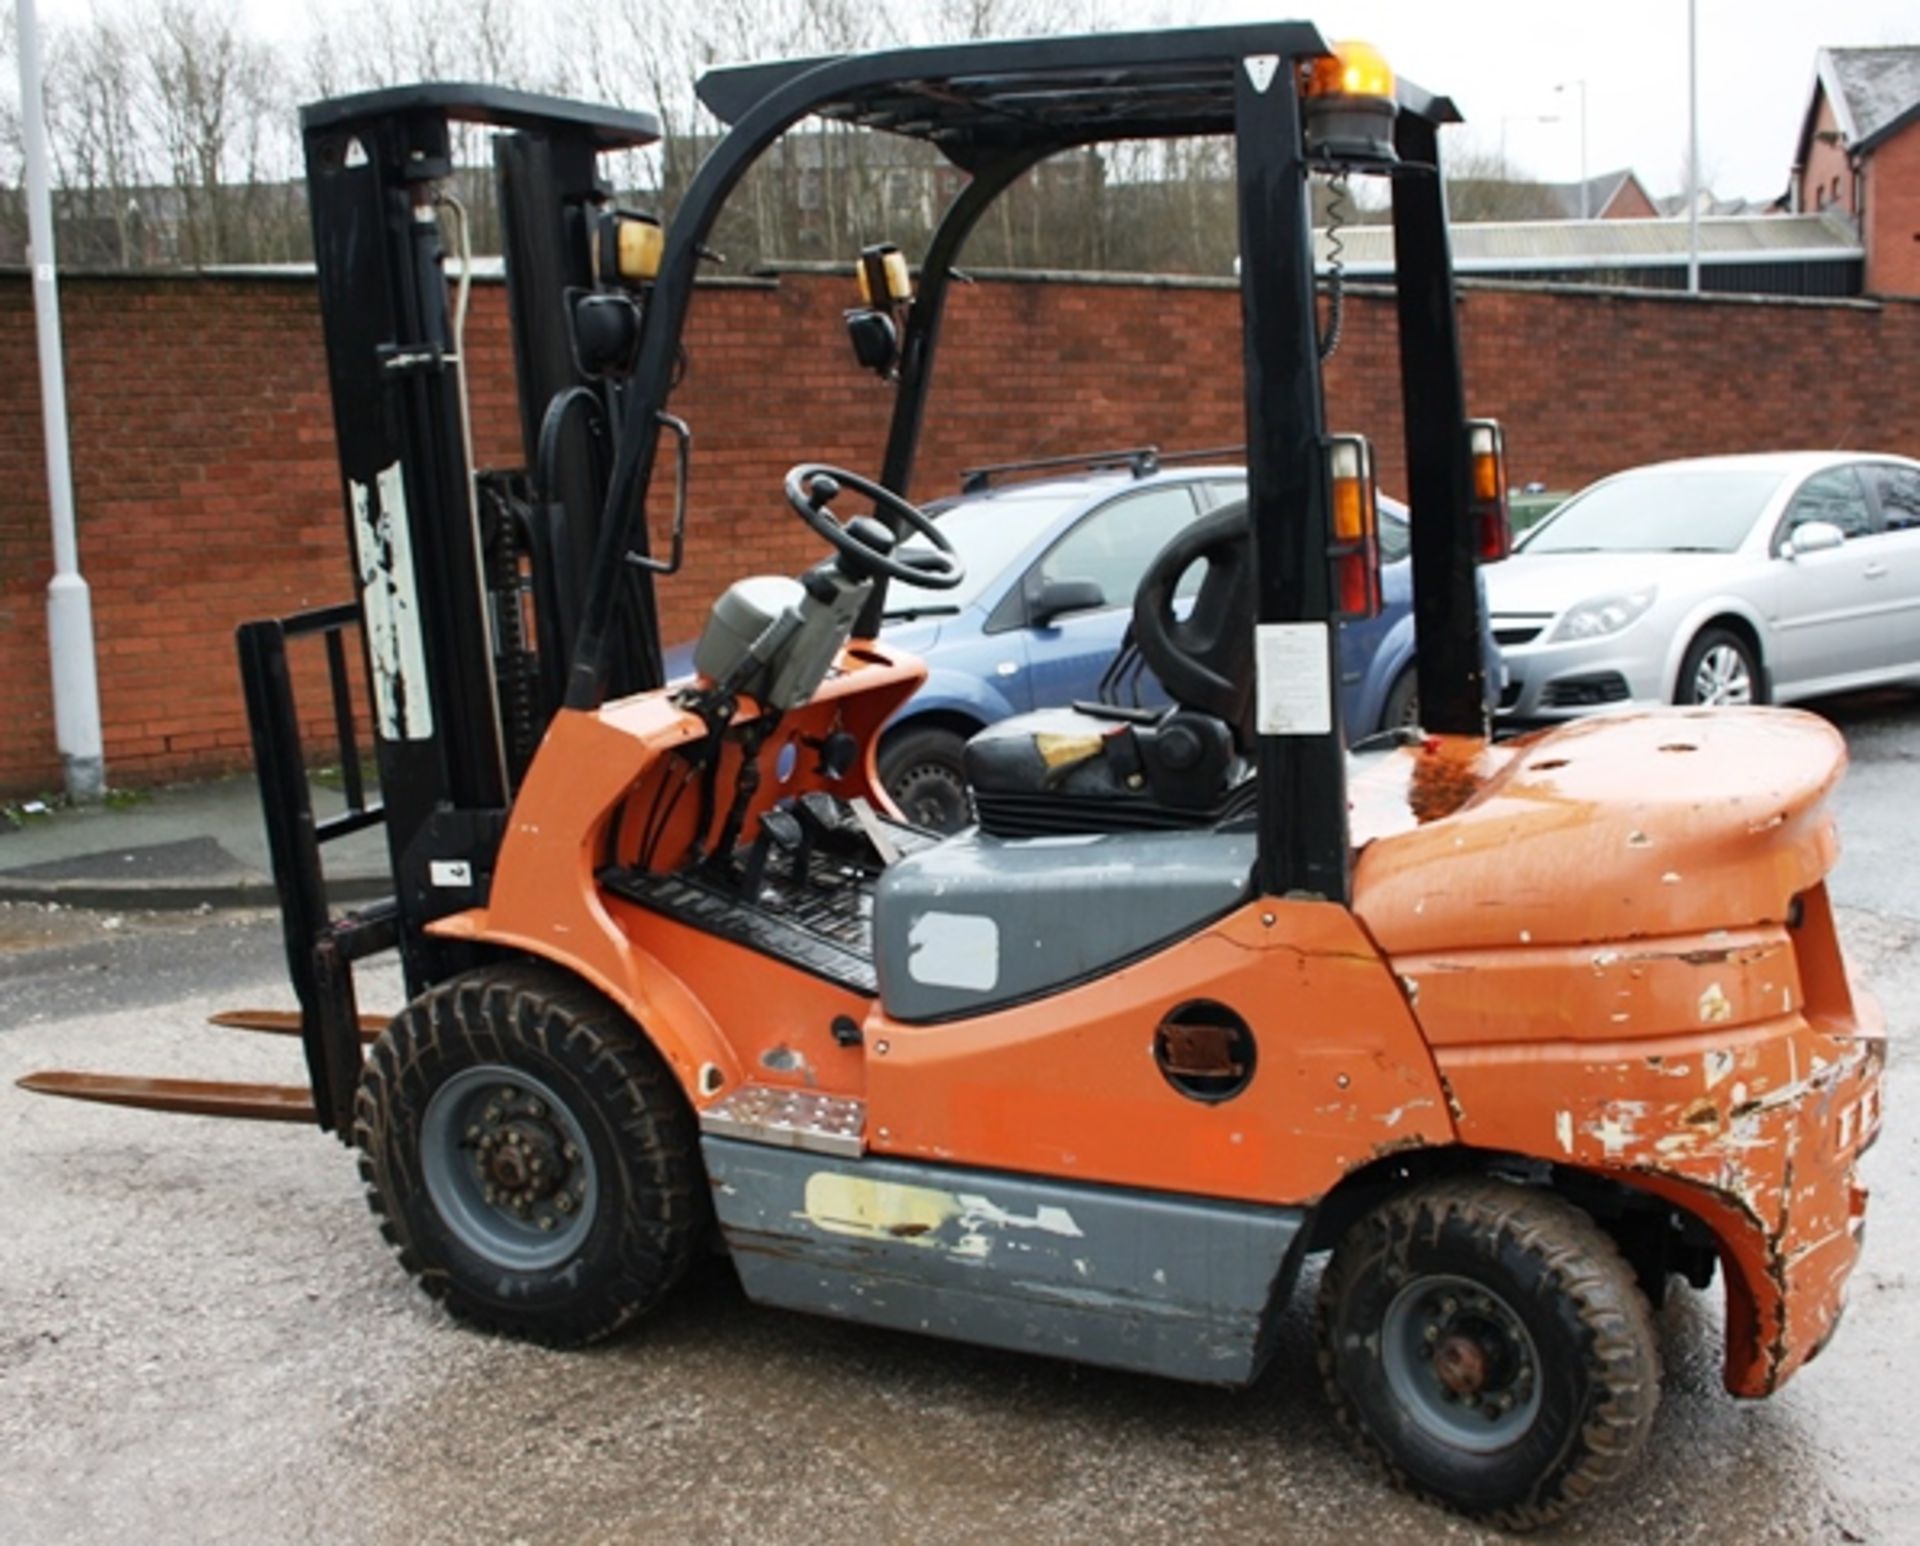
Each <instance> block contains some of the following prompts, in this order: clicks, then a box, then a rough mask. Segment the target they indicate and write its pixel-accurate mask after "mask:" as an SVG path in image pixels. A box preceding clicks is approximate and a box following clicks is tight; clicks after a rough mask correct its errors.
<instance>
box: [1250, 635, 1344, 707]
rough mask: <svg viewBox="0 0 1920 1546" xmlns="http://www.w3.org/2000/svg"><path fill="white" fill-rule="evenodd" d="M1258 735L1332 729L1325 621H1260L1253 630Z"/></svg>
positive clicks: (1330, 663) (1329, 656) (1330, 662)
mask: <svg viewBox="0 0 1920 1546" xmlns="http://www.w3.org/2000/svg"><path fill="white" fill-rule="evenodd" d="M1253 658H1254V679H1255V686H1256V694H1257V695H1256V704H1255V708H1256V712H1255V718H1254V728H1255V729H1257V730H1258V731H1259V733H1260V734H1261V735H1330V734H1332V733H1333V656H1332V653H1331V651H1330V650H1329V649H1328V648H1327V625H1326V624H1325V623H1261V624H1260V625H1259V626H1258V627H1256V628H1255V629H1254V630H1253Z"/></svg>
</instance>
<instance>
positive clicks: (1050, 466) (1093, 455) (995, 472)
mask: <svg viewBox="0 0 1920 1546" xmlns="http://www.w3.org/2000/svg"><path fill="white" fill-rule="evenodd" d="M1059 467H1084V468H1086V469H1087V470H1088V471H1089V472H1102V471H1105V470H1107V469H1109V468H1114V467H1124V468H1126V469H1127V470H1128V471H1129V472H1131V473H1132V474H1133V475H1134V476H1135V477H1136V478H1146V477H1151V476H1152V475H1153V474H1154V473H1156V472H1158V471H1159V470H1160V448H1159V447H1158V446H1129V447H1126V448H1125V449H1122V450H1119V451H1089V452H1083V453H1079V454H1076V455H1073V456H1036V457H1031V458H1029V459H1028V460H1026V461H1023V462H988V463H986V464H985V465H983V466H980V467H963V468H962V469H961V470H960V492H961V493H963V494H984V493H985V492H986V491H987V490H988V489H989V488H990V487H992V485H993V480H994V479H995V478H999V477H1004V476H1005V475H1006V474H1007V473H1010V472H1051V471H1053V470H1054V469H1055V468H1059Z"/></svg>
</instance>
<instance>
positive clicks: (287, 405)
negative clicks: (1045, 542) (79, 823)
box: [0, 275, 1920, 793]
mask: <svg viewBox="0 0 1920 1546" xmlns="http://www.w3.org/2000/svg"><path fill="white" fill-rule="evenodd" d="M849 288H850V286H849V284H848V282H847V281H846V280H845V279H832V278H823V277H818V276H800V275H789V276H787V277H785V278H784V279H783V280H782V281H781V283H780V284H779V285H778V286H774V287H767V286H730V287H716V288H713V289H709V290H706V291H704V292H703V293H702V294H701V296H700V297H699V299H698V300H697V302H696V304H695V307H694V316H693V325H692V328H691V332H690V336H689V349H690V353H691V358H692V369H691V373H690V375H689V376H688V378H687V381H686V384H685V385H684V387H683V388H682V390H681V392H680V393H679V394H678V395H677V396H676V398H675V408H676V411H678V412H680V413H682V414H683V415H684V416H685V417H686V418H687V419H688V420H689V421H690V422H691V423H692V425H693V427H694V431H695V435H696V442H695V443H696V454H695V458H694V473H693V489H692V511H693V518H692V522H691V533H690V539H689V553H688V563H687V568H686V570H685V572H684V573H683V574H682V575H681V576H680V577H679V578H677V579H676V580H674V581H672V582H670V583H669V584H668V585H666V587H665V588H664V590H663V593H662V595H663V605H664V611H665V619H666V632H667V634H668V637H669V638H670V639H679V638H686V637H690V636H691V635H692V634H693V632H694V631H695V630H696V629H697V628H698V626H699V621H700V618H701V617H702V615H703V614H704V610H705V608H706V605H707V604H708V602H709V601H710V599H711V598H712V596H713V594H714V593H715V592H716V591H717V590H719V589H720V588H721V587H722V586H723V585H725V584H726V583H727V582H728V581H729V580H731V579H733V578H735V577H737V576H738V575H740V574H742V573H747V572H753V571H766V570H773V571H789V570H793V569H797V568H799V567H800V566H802V565H803V564H805V563H807V562H809V561H811V560H812V559H813V558H814V557H815V556H816V553H817V545H816V543H815V542H814V540H813V539H812V538H811V537H809V536H808V535H807V533H806V532H805V531H804V529H803V528H802V527H801V526H800V524H799V522H798V521H797V520H795V519H794V518H793V516H792V515H791V514H790V513H789V512H788V510H787V508H786V505H785V502H784V500H783V499H782V497H781V494H780V478H781V475H782V474H783V473H784V471H785V470H786V468H787V466H788V465H789V464H790V463H792V462H795V461H799V460H802V459H806V460H818V461H827V462H839V463H842V464H844V465H846V466H849V467H852V468H855V469H857V470H866V471H873V470H876V469H877V465H878V462H879V458H880V451H881V444H882V439H883V436H884V433H885V422H886V409H887V406H888V399H889V392H890V389H888V388H887V387H885V386H883V385H882V384H881V383H879V382H878V381H876V380H875V379H874V378H873V377H871V376H869V375H866V374H864V373H862V372H860V371H859V370H857V369H856V368H855V367H854V366H853V364H852V361H851V356H850V353H849V351H848V350H847V347H846V344H845V342H844V339H843V337H842V335H841V332H840V325H839V313H840V309H841V307H842V306H843V305H845V304H846V303H847V299H848V296H847V291H848V289H849ZM62 294H63V300H64V311H65V326H66V341H67V379H68V393H69V402H70V412H71V418H72V431H73V443H74V458H73V459H74V468H75V484H76V487H75V495H76V501H77V505H78V509H79V519H80V547H81V556H82V562H83V566H84V568H85V571H86V574H87V578H88V580H89V582H90V583H91V585H92V588H93V598H94V618H95V629H96V634H97V637H98V640H99V651H100V678H101V699H102V714H103V718H104V721H105V725H106V760H107V768H108V776H109V778H110V779H111V780H112V781H113V782H114V783H116V784H121V785H132V784H139V783H143V782H153V781H157V780H165V779H171V778H181V777H189V776H193V775H197V774H203V773H208V772H213V771H216V770H221V769H227V768H232V767H237V766H242V765H244V764H245V762H246V758H247V752H246V727H245V718H244V714H243V711H242V707H241V702H240V695H239V690H238V686H237V679H236V674H235V668H234V655H233V642H232V638H233V628H234V625H235V624H237V623H239V622H241V621H242V620H244V619H247V618H250V617H259V616H266V615H271V614H277V613H283V612H289V611H293V610H295V609H298V608H300V607H305V606H314V605H319V604H322V603H325V602H330V601H336V600H341V599H345V598H346V597H347V596H348V595H349V594H350V590H349V581H348V569H347V560H346V548H345V523H344V518H343V516H342V514H341V508H340V496H339V486H338V481H337V479H338V474H337V471H336V468H335V464H334V459H333V452H332V443H331V441H332V435H331V416H330V411H329V407H328V403H327V399H326V389H325V376H324V368H323V359H322V349H321V343H320V334H319V327H318V321H317V315H316V310H315V304H314V299H313V293H312V288H311V286H310V284H308V283H305V282H289V281H284V280H253V281H235V280H200V279H182V278H165V279H105V278H94V279H70V280H68V281H67V282H66V284H65V285H64V286H63V291H62ZM502 299H503V296H502V291H501V290H500V289H499V287H497V286H483V287H481V288H479V289H478V290H477V291H476V296H475V316H474V321H473V324H472V330H473V331H472V337H471V340H470V349H469V353H470V355H471V358H472V361H473V370H474V377H475V379H474V392H475V420H476V425H475V428H476V439H477V442H478V445H479V448H480V457H481V459H482V461H483V462H491V463H503V462H513V461H517V460H518V455H519V447H518V429H517V421H516V419H515V418H514V415H513V406H512V401H511V392H512V371H511V362H510V358H509V344H508V340H507V336H506V330H505V321H504V308H503V305H502ZM1237 324H1238V298H1237V296H1236V295H1235V293H1234V292H1233V291H1232V290H1231V288H1228V287H1221V286H1164V285H1155V284H1148V283H1098V284H1095V283H1076V284H1069V283H1053V282H1038V281H1016V280H994V279H983V280H982V282H981V283H979V284H977V285H975V286H972V287H961V288H959V289H958V290H957V291H956V293H955V295H954V299H953V310H952V314H951V317H950V319H949V326H948V327H947V329H946V350H945V353H944V355H943V359H942V368H941V372H940V376H939V379H938V380H937V382H936V385H935V389H934V393H933V397H932V402H931V405H930V411H929V420H928V433H927V436H926V441H925V445H924V449H923V452H922V456H921V476H920V478H919V480H918V482H917V484H916V488H915V493H916V494H917V495H919V496H921V497H925V496H927V495H930V494H932V493H934V492H937V491H941V490H944V489H948V488H951V487H952V486H953V478H954V474H955V473H956V471H957V470H958V469H959V468H960V467H961V466H963V465H966V464H967V463H969V462H973V461H979V460H995V459H1004V458H1006V457H1010V456H1023V455H1035V456H1042V455H1047V454H1049V453H1054V452H1069V451H1074V450H1086V449H1089V448H1096V447H1106V446H1118V445H1126V444H1135V443H1141V442H1147V441H1152V442H1156V443H1158V444H1160V445H1162V446H1166V447H1169V448H1177V447H1194V446H1208V445H1218V444H1223V443H1228V442H1232V441H1237V440H1239V439H1240V438H1241V434H1242V432H1241V425H1240V402H1239V395H1238V394H1239V359H1240V334H1239V330H1238V325H1237ZM1462 329H1463V335H1464V337H1465V339H1466V341H1467V375H1468V385H1469V399H1470V403H1471V406H1472V410H1473V411H1474V412H1475V413H1476V414H1484V415H1492V416H1495V417H1498V418H1501V419H1502V420H1504V421H1505V422H1506V423H1507V425H1508V431H1509V439H1508V443H1509V447H1510V456H1511V459H1512V472H1513V476H1514V479H1515V481H1516V482H1524V481H1528V480H1533V479H1537V480H1539V481H1541V482H1544V483H1546V484H1549V485H1551V486H1553V487H1569V486H1574V485H1577V484H1580V483H1583V482H1585V481H1587V480H1589V479H1592V478H1594V477H1597V476H1599V475H1601V474H1603V473H1606V472H1610V471H1612V470H1614V469H1616V468H1620V467H1624V466H1630V465H1632V464H1634V463H1636V462H1642V461H1649V460H1653V459H1656V458H1659V457H1663V456H1684V455H1692V454H1698V453H1704V452H1711V451H1737V450H1752V449H1761V448H1765V447H1780V446H1806V445H1816V446H1826V445H1852V446H1875V447H1878V448H1881V449H1886V450H1893V451H1900V452H1905V453H1908V454H1915V453H1920V414H1916V412H1915V404H1916V402H1920V305H1907V304H1902V303H1891V304H1889V305H1887V306H1885V307H1874V306H1865V305H1859V304H1844V303H1841V304H1800V303H1752V302H1745V301H1739V300H1725V299H1707V300H1698V301H1690V300H1687V299H1685V298H1678V297H1670V296H1660V295H1649V294H1645V293H1642V294H1633V295H1629V294H1606V295H1594V294H1577V293H1571V292H1564V291H1558V292H1557V291H1553V290H1549V289H1543V288H1532V289H1523V288H1507V289H1494V288H1477V287H1476V288H1471V289H1469V290H1468V291H1467V293H1466V296H1465V299H1464V301H1463V304H1462ZM37 382H38V377H37V374H36V371H35V368H34V359H33V313H32V305H31V300H30V296H29V292H28V287H27V284H26V281H25V279H24V278H23V277H20V276H18V275H9V276H3V277H0V405H3V407H4V411H0V486H4V488H5V489H6V490H7V491H8V493H9V494H10V496H11V497H10V498H9V499H8V500H7V502H6V504H5V505H4V506H0V715H3V716H4V723H5V724H6V726H7V728H8V734H7V735H6V737H5V738H4V740H0V793H22V792H30V791H34V790H39V789H47V788H52V787H55V786H56V785H57V782H58V777H59V761H58V757H57V755H56V752H55V746H54V738H53V728H52V705H51V698H50V689H49V685H48V672H47V664H46V627H45V621H44V619H45V587H46V582H47V579H48V576H49V574H50V572H51V559H50V555H49V550H48V537H47V511H46V503H45V489H44V482H43V478H42V472H41V431H40V423H39V415H38V394H37ZM1328 384H1329V393H1330V400H1331V413H1330V416H1331V418H1332V420H1333V422H1334V424H1335V426H1336V427H1339V428H1357V429H1364V430H1365V431H1367V432H1368V433H1369V434H1371V435H1372V436H1373V437H1374V439H1375V442H1376V444H1377V446H1378V447H1379V450H1380V452H1381V471H1382V480H1383V482H1384V483H1385V485H1386V486H1387V487H1389V488H1397V487H1400V486H1401V485H1402V484H1403V482H1404V479H1403V477H1402V471H1401V469H1402V459H1401V451H1400V445H1399V439H1400V418H1399V407H1398V396H1399V383H1398V367H1397V362H1396V357H1395V354H1394V344H1393V321H1392V310H1391V305H1390V303H1389V302H1387V301H1386V300H1384V299H1383V298H1381V297H1379V296H1373V295H1356V296H1354V297H1353V298H1352V299H1351V300H1350V302H1349V317H1348V325H1347V332H1346V340H1345V342H1344V343H1343V345H1342V347H1341V350H1340V352H1339V354H1338V355H1337V356H1336V358H1335V359H1334V361H1333V362H1332V364H1331V366H1330V368H1329V373H1328ZM666 503H667V499H666V498H665V496H664V495H663V496H662V497H661V498H659V499H657V500H656V501H655V504H656V507H660V508H663V507H664V506H665V505H666Z"/></svg>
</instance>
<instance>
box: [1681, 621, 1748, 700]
mask: <svg viewBox="0 0 1920 1546" xmlns="http://www.w3.org/2000/svg"><path fill="white" fill-rule="evenodd" d="M1673 701H1674V702H1675V703H1686V704H1698V705H1700V706H1701V707H1704V708H1721V707H1737V706H1742V705H1745V704H1750V703H1765V702H1766V701H1767V695H1766V688H1765V684H1764V680H1763V678H1762V677H1761V674H1760V656H1759V652H1758V651H1756V650H1755V649H1754V647H1753V645H1752V644H1751V643H1749V642H1748V641H1747V640H1746V639H1744V638H1742V637H1741V636H1740V635H1739V634H1737V633H1735V632H1733V631H1732V630H1731V629H1729V628H1707V629H1703V630H1702V631H1701V633H1700V635H1699V636H1698V637H1697V638H1696V639H1695V640H1694V641H1693V643H1692V644H1690V645H1688V646H1687V653H1686V657H1685V658H1684V659H1683V660H1682V661H1681V662H1680V679H1679V680H1678V681H1677V682H1676V683H1675V684H1674V691H1673Z"/></svg>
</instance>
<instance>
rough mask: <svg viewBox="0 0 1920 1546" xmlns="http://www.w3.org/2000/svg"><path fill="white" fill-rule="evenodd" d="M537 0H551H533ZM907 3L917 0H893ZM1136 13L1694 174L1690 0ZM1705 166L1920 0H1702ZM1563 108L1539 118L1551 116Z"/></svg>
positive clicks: (1903, 31) (1594, 161)
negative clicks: (1253, 27) (1568, 87)
mask: <svg viewBox="0 0 1920 1546" xmlns="http://www.w3.org/2000/svg"><path fill="white" fill-rule="evenodd" d="M237 3H238V4H239V6H240V8H241V10H242V12H243V14H244V15H245V16H246V18H247V20H248V22H249V25H250V26H251V27H252V29H253V30H255V31H256V32H257V33H259V34H260V35H262V36H264V37H268V38H272V39H275V40H277V41H291V40H293V39H295V38H297V37H298V36H299V35H300V34H301V33H302V32H304V30H305V27H306V18H307V15H308V10H307V7H305V6H303V5H300V4H297V3H294V0H237ZM529 3H533V4H539V3H543V0H529ZM894 3H896V4H900V3H903V0H894ZM39 4H40V10H41V14H42V15H43V17H45V18H47V19H48V20H49V21H58V20H63V19H70V18H76V17H81V16H84V15H85V14H86V11H87V9H88V0H39ZM1113 8H1114V9H1115V10H1116V11H1118V12H1120V13H1121V14H1122V15H1131V16H1137V17H1143V18H1144V17H1147V16H1150V15H1154V14H1159V15H1165V14H1168V13H1169V12H1171V13H1173V14H1179V15H1187V16H1191V17H1192V18H1193V19H1194V20H1196V21H1229V20H1254V19H1259V18H1262V17H1270V16H1275V15H1280V14H1287V13H1289V12H1290V13H1292V14H1305V15H1306V16H1308V17H1309V18H1310V19H1312V20H1314V21H1316V22H1318V23H1319V25H1320V27H1321V30H1322V31H1323V32H1325V33H1326V34H1327V36H1329V37H1332V38H1345V37H1359V38H1365V39H1367V40H1368V41H1369V42H1372V43H1374V44H1376V45H1378V46H1379V47H1380V49H1381V50H1382V51H1383V52H1384V53H1385V54H1386V56H1387V58H1388V59H1389V60H1390V61H1391V62H1392V63H1393V64H1394V65H1395V67H1396V68H1398V69H1399V70H1401V71H1402V72H1404V73H1405V74H1406V75H1408V76H1410V77H1411V78H1413V79H1415V80H1417V81H1419V82H1420V83H1421V84H1422V85H1424V86H1428V87H1431V88H1433V89H1436V90H1442V91H1446V92H1448V93H1450V94H1451V95H1452V96H1453V97H1454V99H1455V100H1456V101H1457V102H1458V103H1459V104H1460V107H1461V109H1462V111H1463V112H1464V113H1465V114H1466V116H1467V118H1468V120H1469V123H1470V126H1471V127H1470V128H1469V129H1468V130H1466V131H1462V132H1464V133H1466V134H1468V135H1470V136H1471V137H1472V138H1473V140H1474V141H1475V142H1476V143H1477V144H1479V145H1480V146H1482V147H1484V148H1486V149H1488V150H1493V149H1496V148H1497V147H1498V146H1499V144H1500V141H1501V137H1502V132H1501V131H1502V126H1503V125H1502V120H1503V119H1504V120H1506V121H1505V125H1504V127H1505V141H1506V149H1507V153H1508V155H1509V157H1510V159H1511V160H1513V161H1514V162H1515V163H1516V164H1517V165H1518V166H1519V167H1521V168H1522V169H1523V170H1525V171H1527V172H1530V173H1532V174H1533V175H1536V176H1539V177H1542V178H1547V179H1550V180H1554V181H1571V180H1572V179H1573V178H1574V177H1575V176H1576V175H1578V172H1579V166H1580V130H1579V113H1578V101H1577V97H1576V96H1575V94H1574V93H1573V92H1571V91H1569V92H1565V93H1556V92H1555V91H1554V89H1553V88H1554V87H1555V85H1556V84H1558V83H1561V82H1565V81H1571V80H1575V79H1579V78H1582V77H1584V79H1585V80H1586V83H1587V137H1588V158H1587V159H1588V167H1589V170H1590V171H1592V172H1594V173H1599V172H1602V171H1607V170H1611V169H1613V168H1615V167H1619V166H1631V167H1633V168H1634V170H1636V171H1637V172H1638V173H1639V174H1640V177H1641V180H1642V181H1643V182H1644V183H1645V184H1646V185H1647V187H1648V188H1649V189H1650V190H1651V191H1652V192H1654V193H1655V194H1659V193H1665V192H1671V191H1673V190H1675V189H1676V188H1678V187H1679V186H1680V179H1681V174H1682V166H1683V158H1684V155H1685V149H1686V133H1687V116H1686V16H1687V8H1686V3H1685V0H1610V3H1609V4H1606V5H1604V6H1602V5H1597V4H1592V3H1583V4H1578V5H1574V4H1567V3H1564V0H1558V3H1556V0H1327V3H1326V4H1324V5H1304V6H1299V7H1289V6H1284V5H1276V4H1275V3H1274V0H1113ZM1699 13H1700V127H1701V169H1702V176H1703V178H1704V179H1705V180H1707V181H1708V182H1710V183H1711V185H1712V186H1713V187H1714V188H1715V189H1716V191H1718V192H1720V193H1722V194H1744V195H1746V196H1747V197H1750V198H1752V197H1771V196H1772V195H1773V194H1775V193H1778V192H1779V191H1780V190H1781V189H1783V188H1784V187H1785V186H1786V180H1787V170H1788V167H1789V165H1790V163H1791V160H1792V155H1793V146H1794V138H1795V135H1796V133H1797V131H1798V128H1799V120H1800V114H1801V112H1802V111H1803V109H1804V108H1805V105H1806V98H1807V93H1808V91H1809V90H1810V88H1811V85H1812V80H1813V58H1814V51H1815V49H1817V48H1819V47H1820V46H1821V45H1822V44H1828V45H1833V44H1886V43H1916V44H1920V4H1916V3H1915V0H1817V3H1814V4H1808V3H1806V0H1699ZM1547 115H1553V116H1557V118H1558V120H1559V121H1558V122H1556V123H1541V122H1538V121H1537V120H1538V119H1539V118H1540V117H1542V116H1547Z"/></svg>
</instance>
